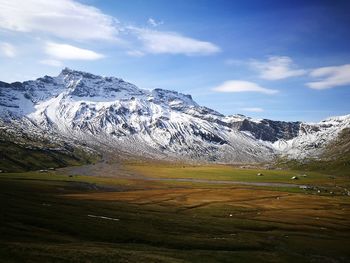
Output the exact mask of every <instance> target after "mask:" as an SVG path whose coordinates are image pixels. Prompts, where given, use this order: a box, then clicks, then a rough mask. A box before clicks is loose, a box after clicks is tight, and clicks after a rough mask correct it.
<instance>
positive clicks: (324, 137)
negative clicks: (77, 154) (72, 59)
mask: <svg viewBox="0 0 350 263" xmlns="http://www.w3.org/2000/svg"><path fill="white" fill-rule="evenodd" d="M0 119H1V123H0V124H1V126H2V128H3V129H6V128H11V129H17V128H18V127H21V129H22V130H23V129H24V127H28V130H29V132H30V130H35V131H36V132H38V130H39V132H38V133H40V131H41V133H42V136H49V137H50V136H56V137H57V136H58V137H61V138H63V140H72V141H75V142H80V143H81V144H84V145H88V146H94V147H97V148H101V147H103V148H104V149H107V148H108V149H109V150H115V151H118V152H126V153H129V154H133V155H141V156H148V157H153V158H161V159H162V158H170V159H181V160H199V161H217V162H228V163H234V162H261V161H270V160H272V159H273V158H274V157H275V156H276V155H280V154H282V155H286V156H290V157H295V158H299V157H302V158H304V157H306V156H308V155H312V156H316V155H317V153H319V152H321V150H322V147H323V146H324V145H325V144H326V143H327V142H329V141H330V140H332V139H333V138H335V137H336V135H337V134H338V133H339V132H340V131H341V130H342V129H344V128H346V127H349V126H350V116H349V115H348V116H343V117H337V118H331V119H328V120H325V121H323V122H321V123H318V124H306V123H301V122H282V121H271V120H265V119H263V120H253V119H251V118H248V117H245V116H243V115H234V116H224V115H222V114H220V113H218V112H216V111H214V110H212V109H209V108H206V107H203V106H200V105H198V104H197V103H196V102H195V101H193V99H192V97H191V96H190V95H184V94H181V93H178V92H174V91H168V90H162V89H155V90H152V91H149V90H143V89H140V88H138V87H136V86H135V85H133V84H131V83H128V82H125V81H124V80H122V79H119V78H114V77H101V76H96V75H93V74H90V73H85V72H80V71H74V70H70V69H67V68H66V69H64V70H63V71H62V72H61V73H60V74H59V75H58V76H57V77H49V76H45V77H43V78H39V79H37V80H35V81H26V82H23V83H20V82H15V83H12V84H8V83H4V82H0ZM28 123H30V125H28ZM29 126H30V127H29ZM33 127H35V129H34V128H33Z"/></svg>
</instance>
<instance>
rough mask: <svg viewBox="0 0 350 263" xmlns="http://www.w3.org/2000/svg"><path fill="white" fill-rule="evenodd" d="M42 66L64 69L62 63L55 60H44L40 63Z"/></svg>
mask: <svg viewBox="0 0 350 263" xmlns="http://www.w3.org/2000/svg"><path fill="white" fill-rule="evenodd" d="M39 62H40V64H43V65H47V66H52V67H62V65H63V64H62V62H61V61H58V60H54V59H43V60H40V61H39Z"/></svg>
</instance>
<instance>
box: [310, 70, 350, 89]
mask: <svg viewBox="0 0 350 263" xmlns="http://www.w3.org/2000/svg"><path fill="white" fill-rule="evenodd" d="M310 76H311V77H314V78H318V80H317V81H312V82H308V83H306V85H307V86H308V87H310V88H312V89H319V90H320V89H330V88H334V87H337V86H344V85H350V64H345V65H341V66H334V67H322V68H317V69H314V70H312V71H311V73H310Z"/></svg>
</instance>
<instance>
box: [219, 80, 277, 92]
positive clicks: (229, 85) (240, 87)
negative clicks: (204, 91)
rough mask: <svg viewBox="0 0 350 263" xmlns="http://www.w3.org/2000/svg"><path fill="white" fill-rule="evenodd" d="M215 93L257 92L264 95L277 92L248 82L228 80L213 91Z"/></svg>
mask: <svg viewBox="0 0 350 263" xmlns="http://www.w3.org/2000/svg"><path fill="white" fill-rule="evenodd" d="M213 90H214V91H217V92H259V93H265V94H275V93H277V92H278V90H274V89H267V88H263V87H261V86H259V85H258V84H256V83H254V82H250V81H243V80H229V81H225V82H224V83H223V84H221V85H219V86H217V87H215V88H214V89H213Z"/></svg>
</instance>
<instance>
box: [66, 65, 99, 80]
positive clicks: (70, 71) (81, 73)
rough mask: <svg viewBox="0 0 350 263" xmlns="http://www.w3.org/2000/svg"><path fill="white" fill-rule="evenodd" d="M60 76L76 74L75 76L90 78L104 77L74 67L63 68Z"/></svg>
mask: <svg viewBox="0 0 350 263" xmlns="http://www.w3.org/2000/svg"><path fill="white" fill-rule="evenodd" d="M59 76H64V77H66V76H75V77H83V78H88V79H97V78H102V77H101V76H98V75H94V74H91V73H88V72H85V71H79V70H74V69H70V68H67V67H65V68H64V69H62V71H61V73H60V74H59Z"/></svg>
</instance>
